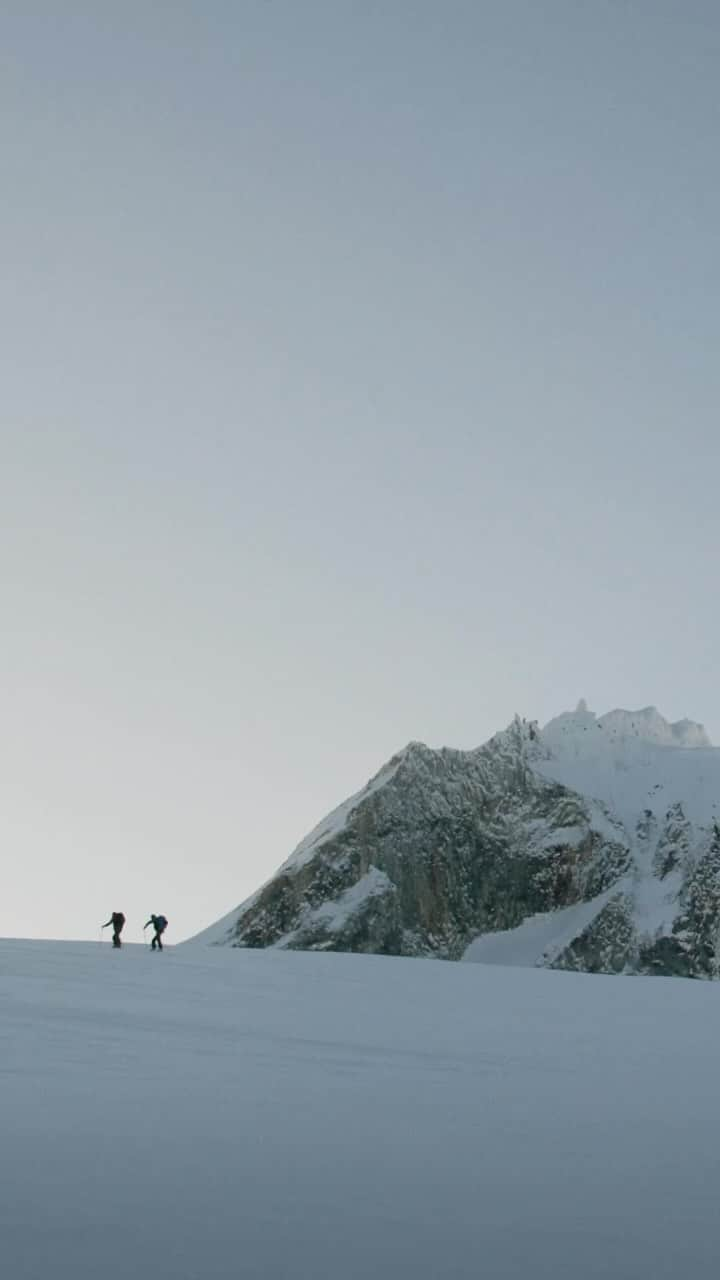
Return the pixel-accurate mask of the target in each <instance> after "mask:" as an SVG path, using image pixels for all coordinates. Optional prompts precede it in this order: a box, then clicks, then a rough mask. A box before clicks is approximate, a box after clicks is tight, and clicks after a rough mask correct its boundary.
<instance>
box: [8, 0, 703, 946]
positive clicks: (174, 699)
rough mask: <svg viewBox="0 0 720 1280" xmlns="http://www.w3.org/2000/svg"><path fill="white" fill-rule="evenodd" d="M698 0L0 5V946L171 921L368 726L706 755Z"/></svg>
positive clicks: (308, 821) (260, 870)
mask: <svg viewBox="0 0 720 1280" xmlns="http://www.w3.org/2000/svg"><path fill="white" fill-rule="evenodd" d="M719 84H720V6H718V5H717V4H715V3H714V2H713V3H710V2H708V3H705V2H698V0H695V2H694V0H689V3H685V2H682V3H681V0H673V2H672V3H668V2H667V0H625V2H622V0H574V2H572V3H571V2H570V0H527V2H522V0H493V2H492V3H482V2H481V0H473V2H472V3H470V2H468V3H465V2H464V0H444V2H443V3H439V0H438V2H435V0H434V2H433V3H429V2H427V0H425V2H423V0H419V2H413V3H411V2H410V0H405V2H402V3H401V2H399V0H398V2H395V3H393V2H392V0H384V2H383V3H379V2H374V0H365V2H364V3H359V2H357V3H355V2H351V0H334V2H333V3H329V2H327V3H319V2H315V0H302V2H300V0H233V2H232V3H230V2H227V3H223V2H221V0H203V2H201V0H192V2H188V3H183V2H182V0H173V2H172V3H157V2H156V3H153V4H152V5H147V4H146V3H142V4H140V3H132V2H128V0H126V2H125V3H123V4H119V3H117V4H107V5H99V4H97V3H96V2H95V0H86V2H85V3H79V2H78V3H72V2H71V0H65V2H64V3H58V2H57V0H53V2H52V3H50V2H48V3H46V4H41V3H36V2H34V0H25V2H24V3H19V2H13V0H6V3H5V4H3V6H2V13H1V14H0V148H1V150H0V158H1V161H2V178H3V182H2V192H3V194H2V201H1V202H0V231H1V235H0V259H1V263H2V285H3V287H2V293H1V294H0V327H1V329H2V352H3V362H2V368H3V377H2V390H3V394H2V400H1V401H0V433H1V436H0V463H1V466H0V502H1V506H0V510H1V511H2V529H3V537H2V540H1V542H0V565H1V568H2V584H3V587H2V597H1V600H2V605H1V608H2V619H1V622H2V628H1V631H0V636H1V640H0V645H1V653H2V664H1V667H0V680H1V681H2V736H1V738H0V743H1V747H0V778H1V780H2V785H1V792H2V795H1V803H0V847H1V848H2V865H3V876H2V886H1V888H0V933H3V934H25V935H44V936H47V935H54V936H93V934H94V932H95V930H96V927H97V925H98V924H100V923H101V922H102V920H104V919H107V917H108V915H109V913H110V911H111V910H112V909H114V908H115V907H121V908H122V909H124V910H125V912H126V914H127V915H128V918H129V925H128V935H129V936H130V937H136V936H138V934H139V932H140V930H139V926H141V925H142V923H143V921H144V920H145V919H147V916H148V915H149V913H150V911H164V912H165V913H166V914H167V915H168V916H169V917H170V919H171V922H172V932H173V934H174V936H175V937H176V938H177V937H180V936H182V935H184V934H188V933H190V932H194V931H195V930H196V929H199V928H200V927H202V926H204V925H206V924H208V923H210V921H211V920H212V919H213V918H214V917H216V916H218V915H221V914H223V913H225V912H226V911H228V910H229V909H230V908H231V907H232V906H233V905H234V904H235V903H236V902H238V901H240V900H241V899H242V898H243V897H244V896H245V895H246V894H247V893H249V892H250V891H251V890H252V889H254V888H255V887H256V886H257V884H258V883H259V881H261V880H262V879H264V878H266V877H267V875H269V874H270V873H271V872H272V871H273V870H274V868H275V866H276V865H277V864H278V863H279V862H280V861H282V860H283V859H284V858H285V857H286V856H287V854H288V853H289V852H290V850H291V848H292V846H293V845H294V844H295V843H296V842H297V841H298V840H299V839H300V838H301V837H302V835H303V834H304V833H305V831H306V830H307V829H308V828H309V827H311V826H312V825H314V823H315V822H316V821H317V820H318V819H319V818H320V817H321V816H322V813H323V812H324V811H325V810H327V809H328V808H330V807H332V806H333V805H334V804H335V803H337V802H338V801H339V800H340V799H342V798H344V796H345V795H346V794H347V793H348V792H350V791H352V790H355V789H356V788H357V787H358V786H360V785H362V784H363V783H364V782H365V781H366V779H367V778H368V776H369V775H370V774H371V773H373V772H375V770H376V769H377V768H379V767H380V765H381V764H382V762H383V761H384V759H385V758H386V757H388V756H389V755H390V754H392V752H393V751H394V750H396V749H397V748H398V747H400V746H402V745H403V744H404V743H405V742H406V741H407V740H408V739H410V738H421V739H424V740H425V741H428V742H429V743H430V744H431V745H442V744H446V743H447V744H452V745H457V746H463V747H470V746H474V745H477V744H478V743H480V742H481V741H483V740H484V739H485V738H487V737H488V736H490V734H491V733H493V732H494V731H495V729H497V728H498V727H501V726H502V725H504V724H505V723H506V722H507V721H508V720H509V719H510V718H511V716H512V714H513V712H515V711H516V710H517V711H519V712H520V713H521V714H524V715H527V716H531V717H537V718H539V719H541V720H544V719H547V718H549V717H550V716H552V715H553V714H555V713H556V712H558V711H560V710H563V709H565V708H567V707H568V706H571V705H574V703H575V702H576V701H577V699H578V698H579V697H580V696H585V697H587V698H588V700H589V702H590V704H591V706H594V707H595V708H596V709H597V710H600V711H604V710H607V709H608V708H610V707H611V706H615V705H631V706H640V705H644V704H646V703H656V704H658V705H659V707H660V708H661V710H663V712H664V713H665V714H666V715H668V716H670V717H672V718H677V717H679V716H682V715H688V716H691V717H693V718H696V719H701V720H704V721H705V723H706V724H707V727H708V729H709V731H710V733H711V735H714V737H715V738H716V739H720V687H719V685H718V680H717V658H716V653H717V646H718V631H719V630H720V608H719V607H718V600H717V587H716V583H717V574H716V567H715V556H716V548H717V546H718V535H719V534H720V516H719V515H718V497H717V492H718V463H719V462H720V446H719V443H718V432H717V427H716V413H717V405H718V391H719V389H720V388H719V383H720V361H719V360H718V354H717V353H718V338H719V337H720V334H719V329H720V324H719V322H718V293H719V289H718V286H719V283H720V281H719V278H718V277H719V275H720V270H719V267H720V258H719V254H718V226H720V184H719V182H718V160H717V156H718V136H719V125H720V89H719V88H718V85H719Z"/></svg>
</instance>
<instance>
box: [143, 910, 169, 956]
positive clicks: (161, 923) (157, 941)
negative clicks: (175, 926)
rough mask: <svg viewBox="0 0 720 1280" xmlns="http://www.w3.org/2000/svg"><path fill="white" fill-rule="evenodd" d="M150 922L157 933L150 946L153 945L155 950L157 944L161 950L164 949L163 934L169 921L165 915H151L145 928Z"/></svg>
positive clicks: (144, 927)
mask: <svg viewBox="0 0 720 1280" xmlns="http://www.w3.org/2000/svg"><path fill="white" fill-rule="evenodd" d="M148 924H151V925H152V927H153V929H154V930H155V934H154V936H153V940H152V942H151V943H150V946H151V947H152V949H153V951H154V950H155V947H156V946H157V947H158V949H159V950H160V951H162V949H163V944H162V936H163V934H164V932H165V930H166V929H167V926H168V922H167V920H166V919H165V916H151V917H150V919H149V920H148V922H147V924H144V925H143V929H147V927H148Z"/></svg>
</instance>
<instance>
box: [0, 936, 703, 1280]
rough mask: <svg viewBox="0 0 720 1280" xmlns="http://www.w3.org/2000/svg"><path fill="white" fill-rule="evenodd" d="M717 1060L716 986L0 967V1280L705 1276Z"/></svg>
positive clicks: (16, 947) (227, 963) (327, 966)
mask: <svg viewBox="0 0 720 1280" xmlns="http://www.w3.org/2000/svg"><path fill="white" fill-rule="evenodd" d="M719 1060H720V988H718V987H717V986H714V985H711V984H707V983H692V982H687V981H672V980H662V979H631V978H623V979H617V978H600V977H593V978H591V977H587V976H582V975H575V974H565V973H554V972H548V971H542V970H530V969H528V970H525V969H503V968H499V967H490V966H487V967H486V966H483V965H480V964H477V965H470V964H468V965H459V964H449V963H442V962H433V961H421V960H395V959H393V960H390V959H382V958H378V957H369V956H348V955H328V954H317V953H305V954H303V953H293V952H289V953H283V952H274V951H265V952H249V951H237V950H232V949H227V948H207V949H205V948H202V947H188V948H179V949H172V948H168V949H167V950H166V952H165V953H164V954H163V955H153V954H152V953H150V952H149V951H148V950H143V949H142V948H140V947H131V946H128V947H125V948H123V950H122V952H119V953H113V951H112V950H111V949H110V948H109V947H108V946H105V947H100V946H98V945H92V944H80V943H78V944H73V943H31V942H18V941H16V942H2V943H0V1135H1V1139H2V1141H1V1147H0V1150H1V1153H2V1159H1V1160H0V1240H1V1241H2V1258H3V1274H4V1275H6V1276H8V1277H9V1278H10V1280H47V1277H49V1276H52V1277H53V1280H89V1278H90V1277H93V1280H95V1278H96V1277H98V1276H101V1275H102V1276H103V1277H105V1278H106V1280H119V1278H120V1277H123V1280H128V1277H130V1276H132V1275H133V1274H135V1273H140V1272H142V1273H145V1274H148V1275H152V1276H153V1277H155V1280H165V1278H166V1277H167V1278H168V1280H169V1278H170V1277H173V1280H220V1277H223V1278H225V1277H231V1276H237V1277H248V1278H251V1280H260V1278H262V1280H291V1278H292V1280H298V1278H300V1280H305V1278H307V1280H331V1278H332V1280H356V1278H357V1280H360V1277H363V1280H366V1278H367V1277H368V1276H376V1277H380V1278H381V1280H385V1277H387V1278H388V1280H390V1278H392V1280H398V1278H399V1277H401V1278H405V1277H407V1278H408V1280H440V1278H442V1280H445V1278H456V1280H461V1278H462V1280H471V1278H472V1280H476V1278H477V1277H480V1276H483V1277H487V1278H488V1280H510V1278H512V1280H520V1278H522V1280H528V1278H530V1277H532V1280H543V1278H545V1277H547V1280H551V1278H552V1280H559V1278H564V1277H568V1280H569V1278H570V1277H573V1280H576V1277H577V1276H578V1275H582V1276H583V1277H584V1280H593V1278H594V1277H601V1276H602V1277H622V1280H636V1278H637V1280H640V1278H641V1277H642V1278H643V1280H645V1278H646V1277H650V1276H652V1277H653V1280H663V1278H664V1277H668V1278H669V1277H671V1276H672V1277H676V1276H677V1275H678V1274H680V1273H681V1272H682V1273H683V1274H686V1275H689V1276H693V1275H696V1274H700V1273H701V1270H702V1273H703V1274H705V1273H707V1270H708V1268H709V1267H710V1266H711V1265H713V1264H714V1263H715V1260H716V1259H717V1257H718V1253H719V1252H720V1218H719V1215H718V1210H717V1202H718V1188H719V1186H720V1179H719V1177H718V1175H719V1173H720V1141H719V1139H720V1122H719V1121H718V1078H719V1072H718V1067H719V1065H720V1062H719Z"/></svg>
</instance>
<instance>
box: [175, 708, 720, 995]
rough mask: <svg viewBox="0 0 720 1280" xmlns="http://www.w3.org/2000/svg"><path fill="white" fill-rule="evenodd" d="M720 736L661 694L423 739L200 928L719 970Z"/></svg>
mask: <svg viewBox="0 0 720 1280" xmlns="http://www.w3.org/2000/svg"><path fill="white" fill-rule="evenodd" d="M716 802H717V803H720V751H716V750H715V749H714V748H712V747H711V746H710V744H709V742H708V740H707V737H706V735H705V733H704V730H703V729H702V727H701V726H699V725H694V724H692V723H691V722H688V721H682V722H680V723H679V724H676V725H670V724H668V723H667V721H665V720H663V718H662V717H661V716H660V715H659V714H658V713H657V712H656V711H655V710H654V709H653V708H648V709H646V710H645V711H642V712H635V713H631V712H612V713H610V714H609V715H608V716H604V717H602V718H601V719H597V718H596V717H595V716H594V715H593V714H592V713H591V712H589V711H588V710H587V708H586V706H585V705H584V704H580V705H579V707H578V709H577V710H576V711H575V712H574V713H570V714H567V715H564V716H560V717H558V719H557V720H555V721H552V722H551V723H550V724H549V725H547V726H546V728H545V729H544V730H542V731H540V730H539V729H538V728H537V726H536V725H535V724H534V723H532V722H530V723H528V722H526V721H522V720H520V719H516V720H515V721H514V723H513V724H512V725H511V726H510V727H509V728H508V729H507V730H506V731H504V732H502V733H498V734H496V736H495V737H494V738H492V739H491V740H490V742H488V743H487V744H486V745H485V746H483V747H481V748H479V749H478V750H477V751H471V752H462V751H452V750H448V749H444V750H440V751H434V750H430V749H429V748H428V747H425V746H423V745H421V744H419V743H411V744H410V746H408V747H407V748H406V749H405V750H404V751H402V752H401V753H400V754H399V755H397V756H396V757H394V758H393V759H392V760H391V761H390V762H389V763H388V764H387V765H386V766H385V767H384V768H383V769H382V770H381V772H380V773H379V774H378V775H377V776H376V777H375V778H374V779H373V780H372V781H371V782H370V783H369V784H368V785H367V787H366V788H365V789H364V790H363V791H361V792H359V793H358V795H356V796H354V797H352V798H351V799H350V800H349V801H347V802H346V803H345V804H344V805H341V806H340V808H339V809H337V810H336V811H335V812H334V813H333V814H331V815H330V816H329V817H328V818H327V819H326V820H325V822H323V823H321V824H320V826H319V827H317V828H316V829H315V831H313V832H312V833H311V834H310V836H308V837H307V839H306V840H305V841H303V843H302V844H301V845H300V846H299V847H298V849H297V850H296V851H295V853H294V854H293V855H292V856H291V857H290V858H289V859H288V861H287V862H286V863H285V865H284V866H283V867H281V868H280V870H279V871H278V872H277V874H276V875H275V876H274V877H273V879H271V880H270V881H269V883H268V884H266V885H265V886H264V888H262V889H261V890H260V891H259V892H258V893H257V894H255V895H254V896H253V897H252V898H251V899H250V900H249V901H248V902H247V903H245V904H244V905H243V906H242V907H239V908H238V909H237V911H236V912H234V913H231V916H230V917H227V918H226V919H225V920H224V921H223V922H221V925H220V926H216V927H215V929H214V930H209V931H207V933H206V934H205V935H200V938H199V939H198V940H204V941H210V942H215V943H218V944H226V945H230V946H240V947H283V948H302V949H313V950H319V949H323V950H334V951H367V952H376V953H382V954H391V955H415V956H438V957H444V958H447V959H460V958H462V957H464V956H466V957H467V958H468V959H476V960H481V961H483V960H484V961H493V960H496V961H497V960H499V961H501V962H503V963H534V964H544V965H550V966H554V967H558V968H572V969H580V970H588V971H593V972H607V973H620V972H635V973H638V972H642V973H682V974H687V975H696V976H712V975H714V973H715V971H716V967H717V965H718V961H716V944H717V955H718V957H719V958H720V939H719V938H718V932H719V930H720V832H716V829H715V827H714V818H715V808H716Z"/></svg>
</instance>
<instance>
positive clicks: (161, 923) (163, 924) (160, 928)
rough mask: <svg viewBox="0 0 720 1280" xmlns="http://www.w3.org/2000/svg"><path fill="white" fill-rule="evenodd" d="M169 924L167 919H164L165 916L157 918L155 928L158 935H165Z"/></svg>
mask: <svg viewBox="0 0 720 1280" xmlns="http://www.w3.org/2000/svg"><path fill="white" fill-rule="evenodd" d="M167 923H168V922H167V920H166V919H165V917H164V916H156V917H155V928H156V930H157V932H158V933H164V931H165V929H167Z"/></svg>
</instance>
